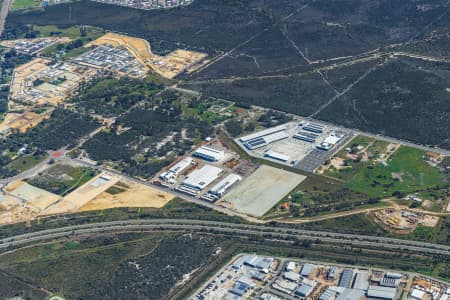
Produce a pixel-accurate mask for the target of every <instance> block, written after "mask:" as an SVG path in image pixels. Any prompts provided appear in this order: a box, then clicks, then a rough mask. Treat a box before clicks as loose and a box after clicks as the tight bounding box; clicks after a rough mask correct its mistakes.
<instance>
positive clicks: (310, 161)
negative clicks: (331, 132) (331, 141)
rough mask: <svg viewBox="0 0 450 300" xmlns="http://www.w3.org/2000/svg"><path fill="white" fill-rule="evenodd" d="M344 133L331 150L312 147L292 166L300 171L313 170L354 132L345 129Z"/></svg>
mask: <svg viewBox="0 0 450 300" xmlns="http://www.w3.org/2000/svg"><path fill="white" fill-rule="evenodd" d="M344 133H345V136H344V138H343V139H342V140H341V141H339V143H338V144H337V145H336V147H335V148H334V149H333V150H329V151H325V150H320V149H314V150H312V151H311V152H310V153H308V155H306V156H305V157H304V158H303V159H302V160H301V161H300V162H299V163H298V164H296V165H295V166H294V167H295V168H297V169H300V170H302V171H306V172H314V171H315V170H316V169H317V168H318V167H320V166H321V165H323V164H324V163H325V161H326V160H327V159H330V158H331V157H332V156H333V155H334V154H335V153H336V152H337V151H339V150H340V149H341V147H342V146H343V145H345V144H346V143H347V142H348V141H349V140H350V139H351V138H352V137H353V136H354V133H353V132H352V131H345V132H344Z"/></svg>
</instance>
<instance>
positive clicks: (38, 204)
mask: <svg viewBox="0 0 450 300" xmlns="http://www.w3.org/2000/svg"><path fill="white" fill-rule="evenodd" d="M4 191H5V193H6V194H9V195H11V196H14V197H17V198H19V199H20V200H22V201H24V202H25V204H26V205H28V206H31V207H35V208H37V209H39V210H44V209H45V208H47V207H48V206H49V205H51V204H53V203H55V202H57V201H58V200H60V199H61V197H59V196H58V195H55V194H52V193H49V192H47V191H45V190H43V189H40V188H37V187H34V186H32V185H30V184H28V183H26V182H23V181H16V182H13V183H11V184H9V185H8V186H7V187H6V188H5V190H4Z"/></svg>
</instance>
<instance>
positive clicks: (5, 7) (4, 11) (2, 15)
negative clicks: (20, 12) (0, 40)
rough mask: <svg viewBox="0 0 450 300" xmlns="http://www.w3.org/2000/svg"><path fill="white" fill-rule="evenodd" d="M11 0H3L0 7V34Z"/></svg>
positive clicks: (0, 33)
mask: <svg viewBox="0 0 450 300" xmlns="http://www.w3.org/2000/svg"><path fill="white" fill-rule="evenodd" d="M11 3H12V0H3V2H2V8H1V10H0V36H1V35H2V33H3V30H4V29H5V23H6V17H7V16H8V12H9V7H10V6H11Z"/></svg>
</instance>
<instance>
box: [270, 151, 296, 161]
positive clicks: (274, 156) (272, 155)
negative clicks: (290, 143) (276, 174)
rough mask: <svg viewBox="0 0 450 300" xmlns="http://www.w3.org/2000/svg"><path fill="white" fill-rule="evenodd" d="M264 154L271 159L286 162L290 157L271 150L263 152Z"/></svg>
mask: <svg viewBox="0 0 450 300" xmlns="http://www.w3.org/2000/svg"><path fill="white" fill-rule="evenodd" d="M264 156H265V157H269V158H272V159H276V160H280V161H284V162H287V161H289V160H290V159H291V158H290V157H289V156H287V155H284V154H281V153H278V152H275V151H273V150H269V151H267V152H266V153H264Z"/></svg>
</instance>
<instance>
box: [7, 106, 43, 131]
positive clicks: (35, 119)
mask: <svg viewBox="0 0 450 300" xmlns="http://www.w3.org/2000/svg"><path fill="white" fill-rule="evenodd" d="M49 117H50V114H49V113H43V114H37V113H34V112H31V111H29V112H24V113H8V114H7V115H6V117H5V119H4V120H3V122H2V123H1V124H0V132H5V131H8V130H9V129H18V130H19V131H20V132H25V131H27V130H28V129H30V128H33V127H34V126H36V125H38V124H39V123H40V122H41V121H42V120H44V119H47V118H49Z"/></svg>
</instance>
